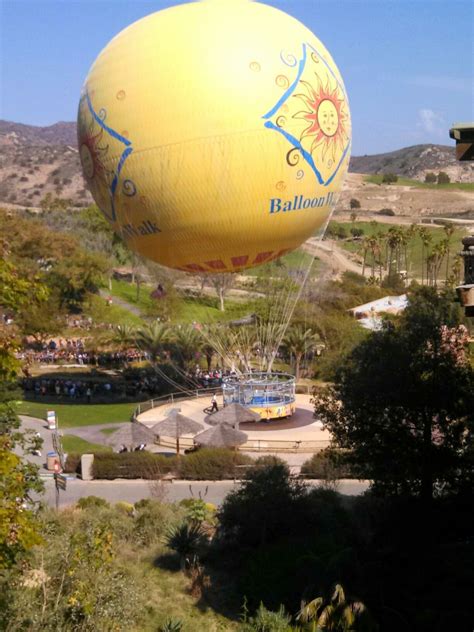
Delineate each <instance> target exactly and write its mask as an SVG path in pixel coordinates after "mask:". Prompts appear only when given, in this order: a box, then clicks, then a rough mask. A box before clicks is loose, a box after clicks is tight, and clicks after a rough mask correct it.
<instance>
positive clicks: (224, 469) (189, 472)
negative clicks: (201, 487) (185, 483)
mask: <svg viewBox="0 0 474 632" xmlns="http://www.w3.org/2000/svg"><path fill="white" fill-rule="evenodd" d="M250 463H253V459H252V458H251V457H249V456H247V455H245V454H242V453H241V452H237V453H235V452H234V451H233V450H228V449H226V448H202V449H201V450H197V451H196V452H192V453H191V454H188V455H187V456H185V457H184V458H182V459H181V460H180V464H179V474H180V476H181V478H187V479H192V480H222V479H226V478H233V476H234V474H235V466H236V465H249V464H250Z"/></svg>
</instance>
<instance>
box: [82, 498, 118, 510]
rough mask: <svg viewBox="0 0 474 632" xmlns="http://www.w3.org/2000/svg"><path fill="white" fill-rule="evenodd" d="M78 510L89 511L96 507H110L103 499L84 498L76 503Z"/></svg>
mask: <svg viewBox="0 0 474 632" xmlns="http://www.w3.org/2000/svg"><path fill="white" fill-rule="evenodd" d="M76 504H77V506H78V507H79V509H91V508H97V507H110V505H109V503H108V502H107V501H106V500H105V499H104V498H99V497H98V496H84V497H83V498H79V500H78V501H77V503H76Z"/></svg>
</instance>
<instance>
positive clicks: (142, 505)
mask: <svg viewBox="0 0 474 632" xmlns="http://www.w3.org/2000/svg"><path fill="white" fill-rule="evenodd" d="M135 511H136V517H135V528H134V533H135V536H136V538H137V539H138V540H139V541H140V542H141V543H142V544H144V545H145V546H149V545H150V544H153V542H156V541H157V540H158V539H160V538H161V537H162V536H163V535H164V534H165V533H166V532H167V531H168V529H170V528H171V527H172V526H173V525H174V524H176V523H177V522H180V521H181V520H182V518H183V517H184V511H180V510H179V509H177V508H176V507H173V506H172V505H168V504H166V503H161V502H159V501H158V500H152V499H149V498H147V499H144V500H141V501H139V502H138V503H135Z"/></svg>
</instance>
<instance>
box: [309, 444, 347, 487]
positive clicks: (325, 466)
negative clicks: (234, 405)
mask: <svg viewBox="0 0 474 632" xmlns="http://www.w3.org/2000/svg"><path fill="white" fill-rule="evenodd" d="M301 474H303V475H305V476H308V477H310V478H320V479H323V480H329V481H331V480H335V479H338V478H352V475H351V470H350V467H349V466H348V465H347V464H346V463H344V455H343V454H342V453H341V452H338V451H337V450H334V449H333V448H326V449H325V450H321V451H320V452H317V453H316V454H313V456H312V457H310V458H309V459H308V460H307V461H305V462H304V463H303V465H302V466H301Z"/></svg>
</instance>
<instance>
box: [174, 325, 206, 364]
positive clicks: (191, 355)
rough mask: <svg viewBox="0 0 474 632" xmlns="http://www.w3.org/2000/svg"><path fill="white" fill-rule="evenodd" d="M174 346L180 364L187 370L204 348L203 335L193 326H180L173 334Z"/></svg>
mask: <svg viewBox="0 0 474 632" xmlns="http://www.w3.org/2000/svg"><path fill="white" fill-rule="evenodd" d="M173 346H174V349H175V352H176V356H177V358H176V359H177V361H178V364H180V365H181V367H182V368H183V369H187V368H189V366H190V364H191V363H192V362H193V361H195V360H196V354H197V353H199V351H201V349H202V347H203V339H202V335H201V334H200V332H199V330H198V329H196V328H195V327H193V325H179V326H178V327H177V328H176V329H175V330H174V332H173Z"/></svg>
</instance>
